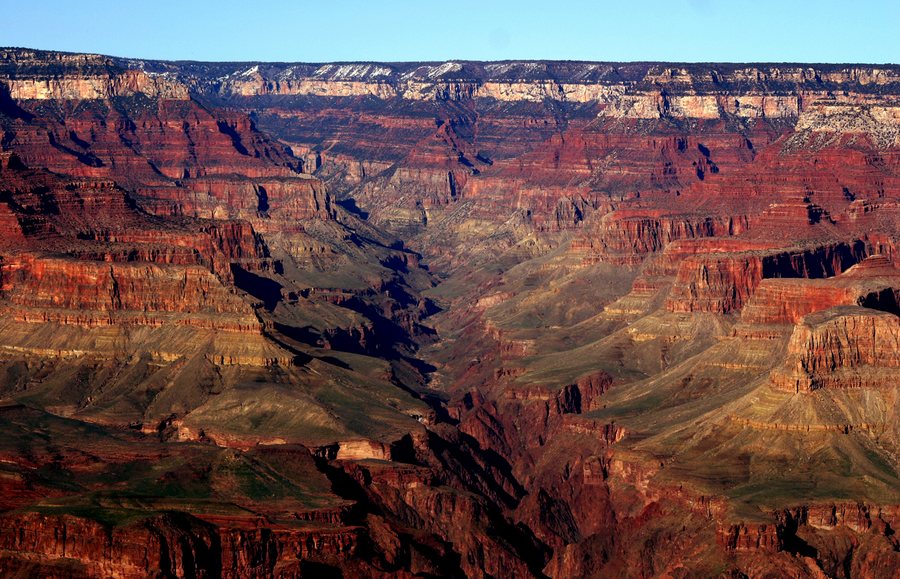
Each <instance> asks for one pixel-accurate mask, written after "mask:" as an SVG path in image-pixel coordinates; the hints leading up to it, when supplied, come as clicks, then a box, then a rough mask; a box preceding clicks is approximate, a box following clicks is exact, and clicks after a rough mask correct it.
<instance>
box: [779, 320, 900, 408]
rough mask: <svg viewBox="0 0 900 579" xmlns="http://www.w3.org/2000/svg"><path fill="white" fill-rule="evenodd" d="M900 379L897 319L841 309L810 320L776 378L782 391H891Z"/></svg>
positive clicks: (798, 332) (798, 331) (794, 340)
mask: <svg viewBox="0 0 900 579" xmlns="http://www.w3.org/2000/svg"><path fill="white" fill-rule="evenodd" d="M898 379H900V323H898V318H897V315H896V314H893V313H888V312H879V311H876V310H871V309H868V308H861V307H858V306H839V307H836V308H832V309H829V310H825V311H822V312H819V313H815V314H810V315H808V316H806V317H804V318H803V320H802V321H801V322H800V323H799V324H798V325H797V327H796V328H795V329H794V332H793V334H792V335H791V339H790V343H789V344H788V355H787V360H786V361H785V362H784V364H783V365H782V366H781V367H779V368H777V369H776V370H775V371H773V373H772V382H773V384H775V386H776V387H778V388H781V389H784V390H788V391H792V392H810V391H813V390H816V389H819V388H879V387H881V388H891V387H894V386H896V385H897V384H898Z"/></svg>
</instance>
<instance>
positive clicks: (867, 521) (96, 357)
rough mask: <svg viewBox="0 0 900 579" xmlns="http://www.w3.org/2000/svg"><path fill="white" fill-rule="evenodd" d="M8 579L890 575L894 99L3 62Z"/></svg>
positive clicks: (394, 69)
mask: <svg viewBox="0 0 900 579" xmlns="http://www.w3.org/2000/svg"><path fill="white" fill-rule="evenodd" d="M0 135H2V138H0V311H2V316H0V430H2V431H3V432H2V433H0V434H2V435H0V440H2V442H0V454H2V456H0V489H2V492H0V495H2V496H0V518H2V519H3V524H2V525H0V571H2V572H3V573H4V574H7V575H11V576H31V575H40V576H50V577H71V576H85V577H91V576H121V577H144V576H147V575H148V574H149V575H154V574H162V575H166V576H168V575H173V576H206V577H268V576H282V577H299V576H310V577H319V576H333V575H336V576H341V575H343V576H347V577H353V576H493V577H507V576H537V577H541V576H550V577H572V576H629V577H631V576H633V577H656V576H679V577H683V576H734V577H746V576H749V577H758V576H760V577H761V576H796V577H821V576H823V575H824V576H829V577H842V578H849V577H889V576H891V574H892V573H895V572H896V569H897V568H900V543H898V538H897V536H896V533H895V531H896V528H897V527H898V525H900V519H898V517H900V426H898V424H900V422H898V420H897V418H898V417H897V407H898V396H900V388H898V385H900V318H898V315H900V253H898V239H900V193H898V192H900V69H898V68H897V67H896V66H881V67H873V66H863V65H854V66H839V65H816V66H811V65H810V66H807V65H788V64H785V65H764V66H763V65H734V64H729V65H696V64H694V65H674V64H654V63H643V64H623V65H620V64H614V63H568V62H503V63H475V62H448V63H403V64H373V63H355V64H354V63H343V64H324V65H313V64H267V63H192V62H174V63H173V62H155V61H141V60H126V59H118V58H112V57H105V56H97V55H79V54H63V53H54V52H43V51H35V50H27V49H0Z"/></svg>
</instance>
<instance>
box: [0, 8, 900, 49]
mask: <svg viewBox="0 0 900 579" xmlns="http://www.w3.org/2000/svg"><path fill="white" fill-rule="evenodd" d="M898 25H900V0H855V1H854V0H817V1H816V0H617V1H609V0H594V1H587V0H571V1H568V0H540V1H532V0H518V1H513V0H481V1H479V2H476V1H471V0H438V1H435V0H316V1H310V0H271V1H266V0H260V1H258V2H256V3H254V2H253V0H244V1H240V2H239V1H234V0H0V46H26V47H29V48H44V49H55V50H67V51H73V52H99V53H103V54H111V55H116V56H130V57H142V58H161V59H185V60H186V59H190V60H269V61H276V60H277V61H306V62H321V61H339V60H380V61H399V60H448V59H471V60H499V59H563V60H613V61H623V60H631V61H634V60H666V61H689V62H690V61H693V62H696V61H725V62H728V61H732V62H735V61H738V62H748V61H755V62H760V61H762V62H772V61H793V62H868V63H885V62H891V63H898V62H900V35H898V28H900V26H898Z"/></svg>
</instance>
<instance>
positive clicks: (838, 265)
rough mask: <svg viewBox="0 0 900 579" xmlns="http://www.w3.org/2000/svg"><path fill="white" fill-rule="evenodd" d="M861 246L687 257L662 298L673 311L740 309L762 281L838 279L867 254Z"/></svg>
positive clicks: (840, 245)
mask: <svg viewBox="0 0 900 579" xmlns="http://www.w3.org/2000/svg"><path fill="white" fill-rule="evenodd" d="M867 251H868V250H867V248H866V246H865V244H864V243H862V242H850V243H839V244H834V245H825V246H821V247H811V248H797V249H788V250H781V251H768V252H761V251H753V252H749V251H748V252H739V253H708V254H702V255H696V256H689V257H686V258H685V259H684V260H683V261H682V262H681V264H680V265H679V268H678V274H677V275H676V277H675V283H674V285H673V287H672V290H671V292H670V293H669V297H668V299H667V300H666V308H667V309H668V310H669V311H672V312H695V311H699V312H717V313H730V312H734V311H739V310H741V308H743V306H744V304H745V303H747V301H748V300H749V299H750V296H752V295H753V294H754V292H755V291H756V289H757V287H758V286H759V284H760V283H761V282H762V281H763V279H768V278H774V277H789V278H795V277H796V278H821V277H830V276H833V275H836V274H838V273H840V272H842V271H843V270H845V269H847V268H849V267H851V266H853V265H854V264H856V263H857V262H859V261H861V260H862V259H863V258H865V257H866V255H867Z"/></svg>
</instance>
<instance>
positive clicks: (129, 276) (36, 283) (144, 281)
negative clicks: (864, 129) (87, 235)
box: [0, 255, 260, 332]
mask: <svg viewBox="0 0 900 579" xmlns="http://www.w3.org/2000/svg"><path fill="white" fill-rule="evenodd" d="M0 297H2V298H3V299H4V300H7V301H8V302H9V303H11V304H13V305H14V307H16V308H19V309H18V312H19V313H18V314H16V317H17V318H19V319H22V320H23V321H37V320H40V321H57V322H63V323H76V324H83V325H87V326H91V325H96V324H115V323H122V322H127V321H131V322H133V323H150V324H153V323H161V322H162V321H161V320H154V314H157V313H177V314H187V316H185V318H184V323H187V324H198V325H201V326H205V325H206V324H209V326H208V327H213V328H216V329H223V330H235V331H250V332H252V331H256V332H259V331H260V325H259V322H258V321H257V320H256V317H255V316H254V315H253V311H252V309H251V308H250V307H249V305H247V304H246V303H245V302H244V301H243V300H241V298H239V297H238V296H237V295H235V294H234V293H232V292H229V291H228V289H227V288H226V287H225V286H223V285H222V283H221V282H220V281H219V280H218V279H217V278H216V277H215V276H214V275H212V274H211V273H210V272H209V271H208V270H206V269H203V268H200V267H187V266H166V267H162V266H157V265H151V264H141V265H138V264H130V263H101V262H91V261H79V260H67V259H59V258H53V257H42V256H32V255H16V256H7V257H6V258H5V259H4V260H3V262H2V265H0ZM118 312H126V313H135V314H138V315H136V316H129V317H127V318H124V319H120V318H118V317H116V316H115V314H116V313H118ZM190 314H200V315H199V316H197V317H194V318H192V317H191V315H190ZM217 317H218V318H219V319H220V322H219V323H218V324H217V323H216V318H217Z"/></svg>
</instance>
